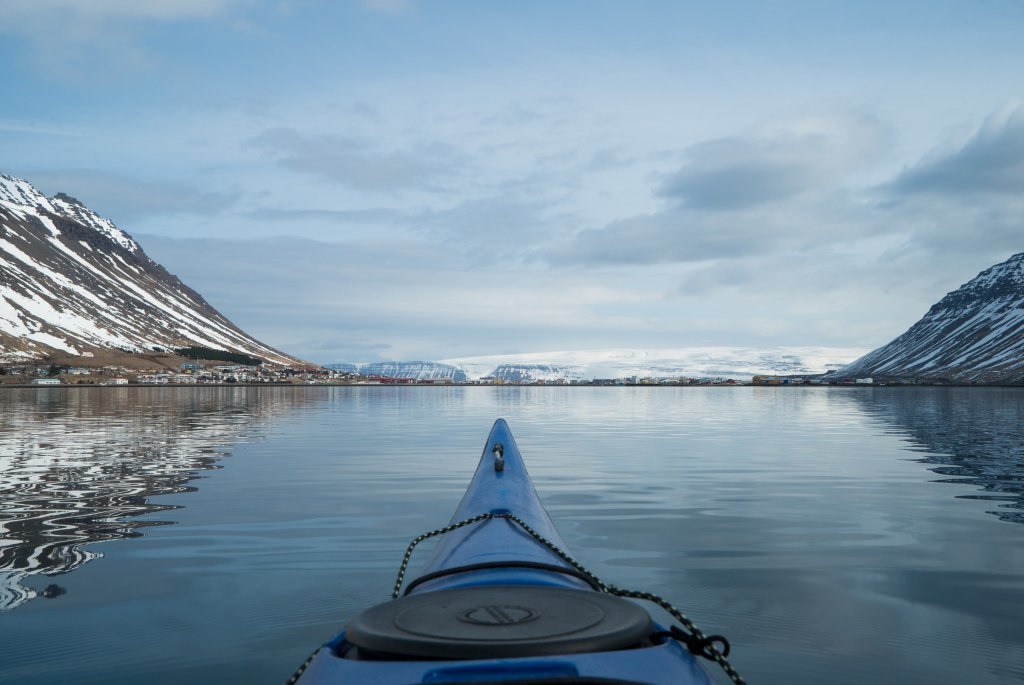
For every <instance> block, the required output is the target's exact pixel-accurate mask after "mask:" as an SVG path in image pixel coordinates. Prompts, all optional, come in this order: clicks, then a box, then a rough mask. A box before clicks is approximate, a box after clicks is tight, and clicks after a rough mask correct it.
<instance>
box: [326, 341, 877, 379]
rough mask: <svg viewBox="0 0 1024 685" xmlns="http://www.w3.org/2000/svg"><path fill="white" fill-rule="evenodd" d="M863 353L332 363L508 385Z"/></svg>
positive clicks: (709, 372) (722, 351) (796, 363)
mask: <svg viewBox="0 0 1024 685" xmlns="http://www.w3.org/2000/svg"><path fill="white" fill-rule="evenodd" d="M863 353H864V350H862V349H847V348H830V347H782V348H772V349H764V348H749V347H686V348H680V349H668V350H628V349H613V350H583V351H562V352H537V353H532V354H511V355H494V356H487V357H463V358H459V359H445V360H442V361H439V362H424V361H416V362H381V363H375V364H329V365H328V367H330V368H335V369H339V370H343V371H351V372H353V373H362V374H364V375H379V376H386V377H390V378H417V379H441V378H449V379H451V380H453V381H454V382H460V381H463V380H470V381H472V380H480V379H481V378H494V379H500V380H502V381H505V382H508V383H535V382H549V383H550V382H560V381H573V380H580V381H583V380H593V379H595V378H608V379H614V378H630V377H633V376H635V377H637V378H678V377H685V378H706V377H720V378H734V379H737V380H749V379H750V378H751V377H752V376H755V375H761V374H764V375H797V374H819V373H825V372H828V371H834V370H836V369H838V368H841V367H842V366H844V365H845V364H848V363H849V362H850V361H851V360H853V359H856V358H857V357H859V356H860V355H862V354H863Z"/></svg>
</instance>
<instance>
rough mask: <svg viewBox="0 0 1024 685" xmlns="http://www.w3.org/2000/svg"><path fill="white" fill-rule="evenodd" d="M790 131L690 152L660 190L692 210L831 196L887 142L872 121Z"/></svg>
mask: <svg viewBox="0 0 1024 685" xmlns="http://www.w3.org/2000/svg"><path fill="white" fill-rule="evenodd" d="M788 128H789V130H783V131H777V132H772V133H771V134H770V135H765V134H760V135H758V134H755V135H748V136H735V137H727V138H719V139H717V140H710V141H707V142H703V143H698V144H696V145H692V146H690V147H689V148H687V150H686V152H685V156H686V160H687V161H686V163H685V164H684V165H683V167H682V168H681V169H679V170H678V171H676V172H675V173H673V174H670V175H668V176H667V177H666V178H665V179H664V180H663V182H662V184H661V186H660V188H658V195H660V196H661V197H665V198H669V199H672V200H676V201H678V202H679V203H681V204H682V205H683V206H685V207H688V208H692V209H708V210H738V209H747V208H750V207H757V206H760V205H764V204H767V203H771V202H776V201H780V200H787V199H790V198H793V197H797V196H799V195H802V194H805V193H810V192H815V191H820V190H823V189H825V190H827V189H830V188H831V187H833V186H834V185H836V184H837V183H839V182H840V181H842V179H843V178H844V177H845V176H846V175H847V174H849V173H850V172H851V171H853V170H854V169H856V168H857V167H858V166H860V165H861V164H863V163H864V162H865V161H866V160H867V159H869V158H870V156H871V155H873V154H874V153H875V152H876V151H877V150H878V149H879V147H880V145H881V142H882V141H883V139H884V131H883V129H882V127H881V125H880V124H879V123H878V122H877V121H876V120H874V119H872V118H870V117H863V116H862V117H854V116H845V117H836V118H821V119H815V120H811V119H801V120H798V121H795V122H793V123H792V124H791V125H790V126H789V127H788Z"/></svg>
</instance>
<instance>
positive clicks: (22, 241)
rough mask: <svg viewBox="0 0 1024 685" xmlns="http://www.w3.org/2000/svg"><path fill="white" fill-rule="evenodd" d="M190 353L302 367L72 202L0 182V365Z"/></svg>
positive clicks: (24, 184)
mask: <svg viewBox="0 0 1024 685" xmlns="http://www.w3.org/2000/svg"><path fill="white" fill-rule="evenodd" d="M192 346H199V347H206V348H210V349H215V350H222V351H230V352H240V353H244V354H247V355H251V356H255V357H259V358H260V359H263V360H265V361H268V362H270V363H274V364H282V365H294V364H308V363H307V362H303V361H302V360H300V359H298V358H296V357H292V356H291V355H287V354H285V353H283V352H280V351H279V350H276V349H274V348H272V347H270V346H268V345H265V344H264V343H262V342H260V341H258V340H256V339H255V338H253V337H252V336H250V335H248V334H247V333H245V332H244V331H242V330H241V329H240V328H238V327H237V326H236V325H235V324H233V323H232V322H231V321H229V320H228V319H227V318H226V317H224V316H223V315H222V314H221V313H220V312H218V311H217V310H216V309H215V308H214V307H213V306H212V305H210V304H209V303H208V302H207V301H206V300H205V299H204V298H203V297H202V296H201V295H200V294H199V293H197V292H196V291H195V290H193V289H192V288H190V287H188V286H187V285H185V284H184V283H183V282H182V281H181V280H180V279H179V278H178V277H176V276H174V275H173V274H171V273H169V272H168V271H167V270H166V269H165V268H164V267H163V266H161V265H160V264H157V263H156V262H155V261H153V260H152V259H150V258H149V256H147V255H146V253H145V252H144V251H143V250H142V248H141V246H139V244H138V243H137V242H136V241H135V240H134V239H133V238H132V237H131V236H130V235H128V234H127V233H125V232H124V231H123V230H121V229H120V228H118V227H117V226H116V225H115V224H114V223H113V222H112V221H109V220H108V219H105V218H103V217H101V216H100V215H98V214H96V213H95V212H93V211H92V210H91V209H89V208H88V207H86V206H85V205H84V204H83V203H81V202H79V201H78V200H76V199H75V198H73V197H71V196H70V195H66V194H64V193H58V194H56V195H54V196H53V197H52V198H47V197H46V196H45V195H43V194H42V193H41V192H39V191H38V190H37V189H36V188H35V187H34V186H32V184H31V183H29V182H28V181H26V180H24V179H20V178H15V177H13V176H8V175H6V174H0V360H6V361H19V360H28V359H36V358H43V357H50V356H53V355H55V354H56V355H64V356H72V357H74V356H86V357H87V356H90V355H93V354H96V353H99V352H105V351H114V350H117V351H121V352H126V353H130V354H142V353H151V352H170V351H173V350H174V349H177V348H182V347H192Z"/></svg>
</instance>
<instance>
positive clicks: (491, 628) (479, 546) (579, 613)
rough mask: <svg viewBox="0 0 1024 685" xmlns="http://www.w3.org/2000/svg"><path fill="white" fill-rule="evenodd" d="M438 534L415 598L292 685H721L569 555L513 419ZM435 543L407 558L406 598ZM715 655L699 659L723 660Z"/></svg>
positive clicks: (317, 657)
mask: <svg viewBox="0 0 1024 685" xmlns="http://www.w3.org/2000/svg"><path fill="white" fill-rule="evenodd" d="M434 533H443V535H442V537H441V539H440V541H439V542H438V544H437V547H436V548H435V549H434V551H433V553H432V555H431V556H430V557H429V559H428V560H427V562H426V564H425V565H424V567H423V569H422V571H421V572H420V574H419V576H418V577H417V578H415V579H413V580H411V581H410V582H409V584H408V585H407V587H406V590H405V594H404V595H403V596H402V597H400V598H397V599H393V600H392V601H390V602H385V603H383V604H378V605H376V606H374V607H371V608H369V609H367V610H366V611H364V612H362V613H361V614H359V615H358V616H356V617H355V618H354V619H352V620H351V621H350V622H349V624H348V625H347V626H346V627H345V629H344V630H343V631H342V632H340V633H339V634H338V635H336V636H335V637H334V638H332V639H331V640H330V641H329V642H327V644H325V645H324V646H323V647H321V648H320V649H319V650H317V651H316V652H315V653H314V654H313V655H312V656H311V657H310V658H309V659H308V660H307V662H306V663H305V664H304V665H303V667H302V668H300V669H299V671H298V672H297V673H296V674H295V675H294V676H293V677H292V679H291V680H290V681H289V683H302V684H303V685H321V684H328V683H359V684H364V683H365V684H367V685H392V684H397V683H402V684H411V683H432V684H434V685H438V684H441V683H507V682H514V683H517V684H519V685H522V684H523V683H537V684H540V683H545V684H548V683H550V684H552V685H556V684H560V683H644V684H649V685H661V684H665V685H668V684H669V683H672V684H673V685H678V684H679V683H693V684H702V685H713V683H714V681H713V680H712V679H711V678H710V676H709V675H708V673H707V672H706V671H705V670H704V669H703V668H702V666H701V665H700V664H699V663H698V662H697V660H696V658H695V657H694V655H693V654H691V649H692V648H693V647H692V645H693V643H692V642H691V643H690V644H691V647H690V648H687V646H686V645H684V644H683V643H681V642H680V641H678V640H677V639H676V638H677V637H679V636H680V635H682V636H685V635H686V633H684V632H683V631H681V630H679V629H674V630H673V631H666V630H665V628H663V627H662V626H659V625H658V624H656V623H655V622H654V621H653V620H652V619H651V617H650V615H649V614H648V613H647V612H646V611H645V610H644V609H643V608H642V607H640V606H639V605H638V604H635V603H633V602H630V601H628V600H626V599H622V598H621V597H617V596H614V595H612V594H609V587H607V586H604V585H603V584H601V583H600V581H598V580H597V578H596V577H594V576H593V575H592V574H590V573H589V572H587V571H586V570H585V569H583V568H582V567H581V566H579V565H578V564H577V563H576V562H574V561H572V559H571V558H570V557H569V556H568V555H567V554H566V553H565V552H564V550H565V543H564V542H563V541H562V539H561V537H560V536H559V535H558V531H557V530H556V529H555V526H554V524H553V523H552V521H551V519H550V517H549V516H548V514H547V512H546V511H545V510H544V508H543V506H542V505H541V503H540V499H539V497H538V496H537V492H536V490H535V489H534V487H533V483H532V482H531V481H530V476H529V474H528V473H527V471H526V467H525V465H524V464H523V459H522V456H521V455H520V454H519V449H518V448H517V447H516V443H515V440H514V439H513V437H512V433H511V432H510V431H509V428H508V424H506V423H505V421H504V420H502V419H499V420H498V421H496V422H495V424H494V427H493V428H492V429H491V433H490V435H489V436H488V438H487V443H486V445H485V446H484V451H483V455H482V456H481V458H480V464H479V466H477V469H476V473H475V474H474V476H473V480H472V481H471V482H470V484H469V487H468V488H467V490H466V494H465V496H464V497H463V498H462V502H461V503H460V504H459V507H458V509H456V511H455V514H454V516H453V517H452V521H451V524H450V525H449V527H448V528H445V529H441V530H440V531H434ZM429 535H431V534H425V535H423V536H420V537H419V538H417V540H415V541H414V542H413V545H411V546H410V548H409V551H408V552H407V553H406V558H405V560H403V564H402V570H401V571H400V573H399V579H398V583H397V584H396V588H395V590H396V591H395V596H396V597H397V596H398V591H399V589H400V585H401V583H402V580H403V576H404V571H405V568H406V566H407V564H408V557H409V554H410V553H411V551H412V548H413V547H414V546H415V544H416V543H417V542H419V541H420V540H422V539H425V538H426V537H428V536H429ZM631 594H634V596H639V595H640V594H642V593H631ZM683 620H684V621H685V618H684V619H683ZM686 623H688V622H686ZM686 623H684V625H685V624H686ZM688 627H691V629H692V624H690V625H689V626H688ZM698 635H699V632H698ZM701 637H702V638H703V636H701ZM706 645H707V640H705V641H704V643H703V646H701V647H700V649H699V650H696V651H704V652H705V655H709V656H711V657H712V658H714V655H715V654H717V652H716V651H715V650H714V648H712V649H711V650H710V651H707V648H706ZM716 660H717V659H716ZM719 662H720V663H722V662H724V658H722V659H721V660H720V661H719ZM723 667H724V665H723ZM736 678H737V679H738V678H739V677H738V676H736ZM734 681H736V682H742V680H741V679H740V680H736V679H734Z"/></svg>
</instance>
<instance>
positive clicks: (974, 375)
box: [838, 252, 1024, 385]
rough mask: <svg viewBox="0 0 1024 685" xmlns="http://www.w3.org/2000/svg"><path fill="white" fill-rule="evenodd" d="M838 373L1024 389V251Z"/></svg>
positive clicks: (958, 291)
mask: <svg viewBox="0 0 1024 685" xmlns="http://www.w3.org/2000/svg"><path fill="white" fill-rule="evenodd" d="M838 374H839V375H844V376H879V377H914V378H921V379H928V380H942V381H948V382H952V383H979V384H1008V385H1020V384H1024V252H1021V253H1018V254H1015V255H1013V256H1012V257H1010V258H1009V259H1007V260H1006V261H1003V262H1000V263H999V264H995V265H993V266H991V267H989V268H987V269H985V270H984V271H982V272H981V273H979V274H978V275H977V276H975V277H974V278H973V279H971V280H970V281H968V282H967V283H964V284H963V285H962V286H960V287H959V288H957V289H956V290H954V291H951V292H949V293H947V294H946V295H945V296H944V297H943V298H942V299H941V300H939V301H938V302H936V303H935V304H934V305H932V306H931V307H930V308H929V309H928V311H927V312H926V313H925V315H924V316H923V317H922V318H921V319H920V320H919V321H918V322H917V323H915V324H914V325H913V326H911V327H910V328H909V329H907V331H906V332H904V333H903V334H902V335H900V336H898V337H897V338H895V339H894V340H892V341H891V342H889V343H887V344H886V345H883V346H882V347H880V348H878V349H876V350H873V351H871V352H869V353H868V354H866V355H864V356H863V357H861V358H860V359H857V360H855V361H854V362H852V363H851V364H849V365H848V366H846V367H844V368H843V369H840V370H839V371H838Z"/></svg>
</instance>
